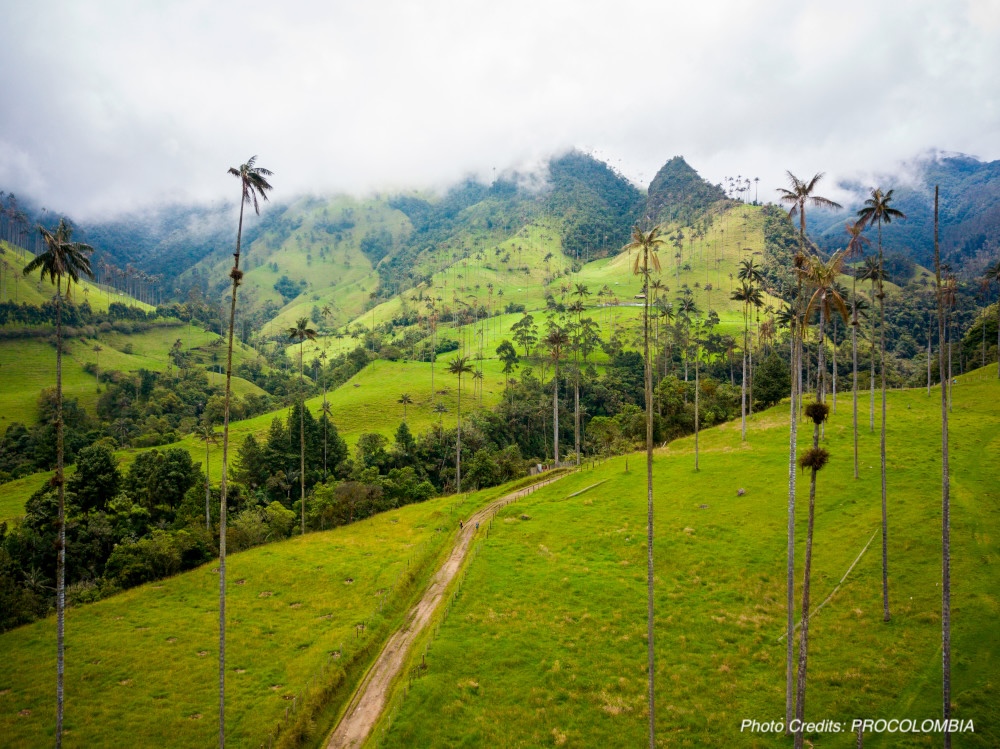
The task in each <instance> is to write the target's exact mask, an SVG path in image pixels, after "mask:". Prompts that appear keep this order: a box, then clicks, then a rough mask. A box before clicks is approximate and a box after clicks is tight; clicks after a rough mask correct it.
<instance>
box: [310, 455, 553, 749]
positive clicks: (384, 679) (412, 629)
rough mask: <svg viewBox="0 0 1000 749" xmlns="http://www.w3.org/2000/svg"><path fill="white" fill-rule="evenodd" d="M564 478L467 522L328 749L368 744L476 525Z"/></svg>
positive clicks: (509, 496) (532, 488)
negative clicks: (512, 503) (404, 664)
mask: <svg viewBox="0 0 1000 749" xmlns="http://www.w3.org/2000/svg"><path fill="white" fill-rule="evenodd" d="M564 475H566V474H562V475H559V476H554V477H552V478H550V479H546V480H545V481H540V482H538V483H537V484H532V485H531V486H528V487H525V488H524V489H519V490H518V491H516V492H512V493H511V494H506V495H504V496H503V497H501V498H500V499H497V500H495V501H493V502H491V503H490V504H488V505H487V506H486V507H484V508H483V509H481V510H479V512H476V513H475V514H473V515H472V516H471V517H469V519H468V520H466V521H465V527H464V528H463V529H462V531H461V532H460V533H459V535H458V540H457V541H456V542H455V546H454V548H452V550H451V554H450V555H449V556H448V559H447V560H446V561H445V563H444V564H443V565H441V568H440V569H439V570H438V571H437V573H435V575H434V578H433V579H432V580H431V583H430V585H428V586H427V590H425V591H424V594H423V596H421V598H420V600H419V601H417V603H416V604H414V606H413V608H411V609H410V611H409V612H408V613H407V615H406V622H405V623H404V624H403V626H402V627H401V628H400V629H398V630H397V631H396V632H395V633H394V634H393V635H392V636H391V637H390V638H389V640H388V642H386V644H385V647H384V648H383V649H382V652H381V653H379V656H378V659H377V660H376V661H375V663H374V664H373V665H372V667H371V668H370V669H369V670H368V673H367V674H366V675H365V678H364V679H363V680H362V681H361V684H360V685H359V686H358V689H357V691H356V692H355V693H354V697H352V698H351V701H350V703H349V704H348V706H347V710H346V711H345V712H344V715H343V717H342V718H341V719H340V722H339V723H338V724H337V727H336V728H335V729H334V731H333V734H332V735H331V736H330V739H329V741H328V742H327V749H341V748H346V747H360V746H362V745H363V744H364V742H365V740H366V739H367V738H368V735H369V734H370V733H371V730H372V728H373V727H374V726H375V723H376V721H378V719H379V716H380V715H382V711H383V710H384V709H385V704H386V699H387V697H388V693H389V688H390V686H391V685H392V681H393V679H395V677H396V675H397V674H398V673H399V671H400V669H402V667H403V663H404V662H405V661H406V657H407V656H408V655H409V652H410V647H411V646H412V645H413V641H414V640H415V639H416V637H417V636H418V635H419V634H420V633H421V632H422V631H423V630H424V628H425V627H426V626H427V623H428V622H429V621H430V619H431V615H432V614H433V613H434V612H435V611H436V610H437V608H438V606H439V605H440V604H441V602H442V601H443V600H444V594H445V591H446V590H447V589H448V585H449V583H451V581H452V580H453V579H454V578H455V575H456V574H458V571H459V569H460V568H461V566H462V562H463V561H464V560H465V557H466V555H467V554H468V552H469V547H470V546H471V545H472V539H473V538H474V537H475V535H476V523H482V522H485V521H486V520H487V519H488V518H489V517H490V515H491V514H493V513H494V512H495V511H496V510H498V509H500V508H501V507H503V506H504V505H507V504H510V503H511V502H514V501H516V500H518V499H520V498H521V497H524V496H527V495H528V494H530V493H532V492H533V491H535V490H536V489H539V488H541V487H543V486H547V485H548V484H551V483H552V482H554V481H558V480H559V479H561V478H562V477H563V476H564Z"/></svg>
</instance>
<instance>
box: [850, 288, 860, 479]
mask: <svg viewBox="0 0 1000 749" xmlns="http://www.w3.org/2000/svg"><path fill="white" fill-rule="evenodd" d="M854 293H855V297H854V305H853V309H852V311H851V359H852V362H853V367H852V369H853V377H854V381H853V384H852V387H851V390H852V392H853V394H854V397H853V400H854V414H853V417H852V419H853V428H854V478H858V477H859V474H858V299H857V291H856V290H855V292H854Z"/></svg>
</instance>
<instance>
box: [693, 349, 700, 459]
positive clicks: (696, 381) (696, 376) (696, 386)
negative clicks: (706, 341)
mask: <svg viewBox="0 0 1000 749" xmlns="http://www.w3.org/2000/svg"><path fill="white" fill-rule="evenodd" d="M698 359H699V356H698V351H697V349H695V355H694V470H695V471H698V470H699V468H698V431H699V429H698V427H699V424H700V422H699V418H698V417H699V414H698V403H699V399H698V391H699V390H700V389H701V388H700V387H699V383H700V380H699V374H698Z"/></svg>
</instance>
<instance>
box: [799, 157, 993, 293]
mask: <svg viewBox="0 0 1000 749" xmlns="http://www.w3.org/2000/svg"><path fill="white" fill-rule="evenodd" d="M905 171H906V172H907V173H908V176H907V177H906V178H905V179H904V178H901V177H898V176H897V177H892V176H880V177H879V178H878V182H879V185H880V187H881V188H882V189H883V191H886V190H890V189H894V190H895V192H894V193H893V202H892V205H893V207H895V208H898V209H899V210H901V211H902V212H903V213H905V214H906V219H905V220H897V221H893V222H892V224H891V225H890V226H888V227H886V226H883V227H882V241H883V246H884V248H885V251H886V252H887V253H901V254H903V255H905V256H907V257H909V258H911V259H912V260H914V261H915V262H917V263H919V264H920V265H923V266H925V267H932V266H933V262H934V186H935V185H938V186H939V187H940V196H941V197H940V224H941V237H940V240H941V254H942V257H944V258H945V259H946V260H947V261H948V262H950V263H951V264H952V267H953V268H955V270H956V271H958V272H960V273H963V272H964V273H965V274H967V275H978V274H979V273H980V272H981V270H982V267H983V266H984V265H985V263H986V262H988V261H989V260H990V259H991V258H992V259H995V258H996V257H997V253H998V251H1000V161H991V162H983V161H980V160H978V159H976V158H974V157H971V156H965V155H961V154H958V155H947V156H943V155H940V154H930V155H927V156H924V157H921V158H919V159H917V160H915V161H914V162H912V163H910V164H908V165H906V167H905ZM841 187H843V188H845V189H848V190H850V191H851V192H852V193H853V194H855V195H856V196H857V199H856V200H855V201H854V202H852V204H850V205H848V206H847V207H846V208H845V210H843V211H838V212H836V213H831V212H829V211H813V212H811V213H810V216H809V219H810V222H811V224H812V230H811V231H810V234H812V235H813V239H814V240H815V241H816V243H817V244H818V245H819V246H820V247H821V248H822V249H824V250H827V251H830V250H834V249H839V248H841V247H843V246H844V238H845V236H846V234H845V232H844V222H845V221H853V220H854V218H855V214H856V212H857V210H858V208H860V207H861V206H862V205H863V203H864V200H865V198H866V197H868V192H869V190H870V186H865V185H862V184H860V183H857V182H853V183H843V184H841Z"/></svg>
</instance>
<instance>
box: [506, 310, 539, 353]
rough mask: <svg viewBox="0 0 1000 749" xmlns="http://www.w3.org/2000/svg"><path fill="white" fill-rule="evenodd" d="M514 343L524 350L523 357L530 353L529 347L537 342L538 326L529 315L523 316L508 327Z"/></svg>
mask: <svg viewBox="0 0 1000 749" xmlns="http://www.w3.org/2000/svg"><path fill="white" fill-rule="evenodd" d="M510 332H511V335H512V336H513V337H514V343H516V344H517V345H518V346H521V347H522V348H523V349H524V355H525V357H527V356H528V354H529V353H531V347H532V346H534V345H535V343H536V342H537V341H538V326H537V325H535V320H534V318H533V317H532V316H531V315H525V316H524V317H522V318H521V319H520V320H518V321H517V322H516V323H514V324H513V325H511V326H510Z"/></svg>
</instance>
